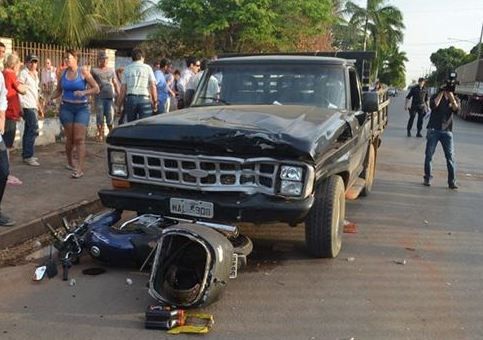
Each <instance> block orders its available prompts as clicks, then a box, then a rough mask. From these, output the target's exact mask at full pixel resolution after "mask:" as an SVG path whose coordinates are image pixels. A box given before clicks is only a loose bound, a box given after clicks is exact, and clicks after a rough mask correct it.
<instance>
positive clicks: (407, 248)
mask: <svg viewBox="0 0 483 340" xmlns="http://www.w3.org/2000/svg"><path fill="white" fill-rule="evenodd" d="M406 250H409V251H416V248H411V247H406Z"/></svg>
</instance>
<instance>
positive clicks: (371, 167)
mask: <svg viewBox="0 0 483 340" xmlns="http://www.w3.org/2000/svg"><path fill="white" fill-rule="evenodd" d="M375 175H376V148H375V147H374V144H372V143H371V144H370V145H369V150H368V151H367V161H366V166H365V168H364V171H363V172H362V175H361V177H362V178H364V180H365V181H366V184H365V185H364V188H363V189H362V191H361V196H363V197H367V196H369V194H370V193H371V191H372V185H373V184H374V177H375Z"/></svg>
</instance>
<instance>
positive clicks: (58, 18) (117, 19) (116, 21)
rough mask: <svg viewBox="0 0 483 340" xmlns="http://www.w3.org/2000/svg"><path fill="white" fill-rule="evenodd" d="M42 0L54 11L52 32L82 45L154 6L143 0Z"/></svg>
mask: <svg viewBox="0 0 483 340" xmlns="http://www.w3.org/2000/svg"><path fill="white" fill-rule="evenodd" d="M43 1H44V4H45V6H50V9H51V13H54V15H53V21H54V25H53V26H54V27H55V28H56V29H55V32H54V34H55V35H56V36H57V37H59V39H60V40H61V41H63V42H64V43H65V44H67V45H71V46H82V45H84V44H85V43H86V42H88V41H89V40H90V39H92V38H94V37H96V36H98V35H102V34H103V33H105V32H108V31H110V30H112V29H115V28H119V27H121V26H123V25H126V24H130V23H133V22H137V21H139V20H141V19H143V18H144V17H145V16H146V15H147V14H149V13H151V12H152V11H153V9H154V8H155V6H154V4H153V3H152V1H146V0H104V1H96V0H43Z"/></svg>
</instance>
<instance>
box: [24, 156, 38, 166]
mask: <svg viewBox="0 0 483 340" xmlns="http://www.w3.org/2000/svg"><path fill="white" fill-rule="evenodd" d="M23 162H24V163H25V164H28V165H30V166H40V163H39V161H38V160H36V159H35V158H34V157H30V158H24V160H23Z"/></svg>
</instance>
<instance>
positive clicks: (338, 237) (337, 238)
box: [332, 195, 343, 256]
mask: <svg viewBox="0 0 483 340" xmlns="http://www.w3.org/2000/svg"><path fill="white" fill-rule="evenodd" d="M341 211H342V201H341V195H338V197H337V203H336V204H334V210H333V212H332V225H333V226H334V233H333V239H332V252H333V255H334V256H335V255H337V254H338V253H339V251H340V248H341V247H342V231H343V229H342V222H343V221H341Z"/></svg>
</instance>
